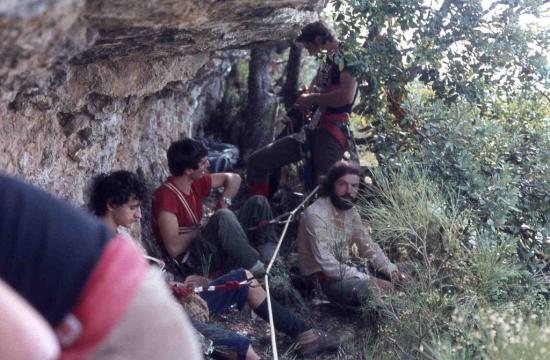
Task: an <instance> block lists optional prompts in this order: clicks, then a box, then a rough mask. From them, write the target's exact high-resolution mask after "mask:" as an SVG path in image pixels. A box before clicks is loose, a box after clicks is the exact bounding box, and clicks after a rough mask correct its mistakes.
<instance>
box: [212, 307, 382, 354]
mask: <svg viewBox="0 0 550 360" xmlns="http://www.w3.org/2000/svg"><path fill="white" fill-rule="evenodd" d="M306 305H307V309H303V308H297V307H291V306H289V305H286V306H287V307H288V308H289V309H291V311H292V312H293V313H294V314H295V315H298V316H300V317H301V318H302V319H304V320H305V321H306V322H307V323H309V324H311V325H312V326H314V327H315V328H318V329H321V330H323V331H326V332H327V333H328V334H331V333H333V332H334V331H338V330H346V331H349V332H351V333H353V335H354V336H353V338H352V339H353V340H351V341H350V342H348V343H346V344H344V346H342V347H341V348H340V349H338V351H335V352H332V353H328V354H322V355H318V356H316V357H314V358H312V359H318V360H334V359H338V360H355V359H362V356H360V355H358V354H357V347H358V346H359V347H361V346H362V345H361V344H362V343H364V341H365V339H366V337H367V336H369V334H370V333H372V331H369V329H368V328H367V327H366V325H365V324H364V323H363V321H362V317H361V316H360V315H361V314H360V313H359V312H353V311H347V312H345V311H343V310H341V309H337V308H335V307H333V306H331V305H328V304H318V305H316V304H315V303H314V301H313V300H308V301H307V302H306ZM254 317H255V315H254V314H253V313H252V312H251V310H250V308H244V309H243V310H242V311H238V310H237V309H234V310H232V311H231V312H229V313H228V314H227V315H223V316H221V317H216V318H214V319H212V323H215V324H218V325H220V326H221V327H225V328H229V329H231V330H233V331H235V332H237V333H239V334H241V335H244V336H247V337H248V338H250V339H251V340H252V344H253V347H254V349H255V350H256V352H257V353H258V354H259V355H260V356H262V359H272V358H273V354H272V351H271V338H270V330H269V324H268V323H267V322H265V321H263V320H262V319H260V318H258V317H256V318H255V319H254ZM276 335H277V350H278V354H279V359H299V358H300V357H299V356H298V354H296V353H295V352H293V351H292V339H291V338H290V337H288V336H286V335H284V334H282V333H279V332H278V333H277V334H276Z"/></svg>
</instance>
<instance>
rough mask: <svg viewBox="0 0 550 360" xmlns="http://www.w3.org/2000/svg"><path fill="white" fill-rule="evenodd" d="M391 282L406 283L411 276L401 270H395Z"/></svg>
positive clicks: (391, 275)
mask: <svg viewBox="0 0 550 360" xmlns="http://www.w3.org/2000/svg"><path fill="white" fill-rule="evenodd" d="M390 277H391V281H392V282H395V283H398V284H399V283H406V282H408V281H409V276H408V275H407V274H405V273H403V272H401V271H399V270H395V271H393V272H392V273H391V274H390Z"/></svg>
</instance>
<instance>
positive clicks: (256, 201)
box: [248, 195, 269, 208]
mask: <svg viewBox="0 0 550 360" xmlns="http://www.w3.org/2000/svg"><path fill="white" fill-rule="evenodd" d="M248 201H250V202H251V203H252V204H253V205H254V206H257V207H262V208H263V207H266V206H269V202H268V201H267V198H266V197H265V196H263V195H254V196H251V197H250V198H249V199H248Z"/></svg>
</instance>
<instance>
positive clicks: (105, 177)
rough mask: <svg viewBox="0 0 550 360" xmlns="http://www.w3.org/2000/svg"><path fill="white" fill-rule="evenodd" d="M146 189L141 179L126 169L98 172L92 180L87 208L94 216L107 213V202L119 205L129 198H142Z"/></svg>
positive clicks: (115, 205)
mask: <svg viewBox="0 0 550 360" xmlns="http://www.w3.org/2000/svg"><path fill="white" fill-rule="evenodd" d="M146 194H147V189H146V187H145V184H144V183H143V181H142V180H141V179H140V178H139V177H138V176H137V175H136V174H134V173H133V172H130V171H126V170H118V171H113V172H111V173H104V174H99V175H97V176H96V177H94V179H93V180H92V186H91V192H90V203H89V204H88V208H89V209H90V211H91V212H92V213H94V214H95V215H96V216H103V215H105V213H107V204H108V203H110V204H111V206H114V207H119V206H122V205H124V204H126V203H127V202H128V201H130V199H132V198H135V199H137V200H139V201H141V200H143V199H144V198H145V196H146Z"/></svg>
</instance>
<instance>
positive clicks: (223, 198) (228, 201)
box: [221, 196, 232, 207]
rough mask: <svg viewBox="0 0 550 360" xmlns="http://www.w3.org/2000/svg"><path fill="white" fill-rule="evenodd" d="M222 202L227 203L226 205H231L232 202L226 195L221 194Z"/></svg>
mask: <svg viewBox="0 0 550 360" xmlns="http://www.w3.org/2000/svg"><path fill="white" fill-rule="evenodd" d="M221 200H222V202H223V203H224V204H225V205H227V206H228V207H229V206H231V204H232V202H231V199H230V198H228V197H227V196H222V199H221Z"/></svg>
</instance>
